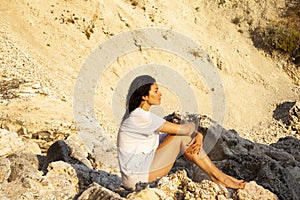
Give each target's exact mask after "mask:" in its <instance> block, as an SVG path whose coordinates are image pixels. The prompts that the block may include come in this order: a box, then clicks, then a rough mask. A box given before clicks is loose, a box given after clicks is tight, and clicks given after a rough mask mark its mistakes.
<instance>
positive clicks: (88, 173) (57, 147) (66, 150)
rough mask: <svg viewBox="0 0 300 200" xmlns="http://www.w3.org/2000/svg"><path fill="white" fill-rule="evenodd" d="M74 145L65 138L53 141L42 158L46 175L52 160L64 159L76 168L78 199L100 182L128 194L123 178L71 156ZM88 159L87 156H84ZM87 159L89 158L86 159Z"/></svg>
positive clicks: (113, 190) (111, 189) (108, 187)
mask: <svg viewBox="0 0 300 200" xmlns="http://www.w3.org/2000/svg"><path fill="white" fill-rule="evenodd" d="M73 148H74V146H73V147H70V145H68V144H67V143H66V142H65V141H64V140H58V141H56V142H55V143H53V144H52V145H51V146H50V147H49V149H48V151H47V156H46V158H40V159H39V160H40V161H41V162H42V163H43V164H42V165H40V166H41V168H40V169H41V170H42V171H43V172H44V175H46V174H47V172H48V170H47V167H48V165H49V164H50V163H51V162H55V161H64V162H66V163H68V164H70V165H71V166H72V167H73V168H74V169H75V170H76V174H77V178H78V186H79V193H78V194H77V195H76V196H75V197H74V200H75V199H78V198H79V197H80V195H81V194H82V193H83V192H84V191H86V190H87V189H88V188H89V187H90V186H91V185H92V184H95V183H96V184H98V185H100V186H102V187H104V188H106V189H109V190H110V191H112V192H115V193H118V194H119V195H126V194H127V193H126V191H122V190H120V189H119V188H120V185H121V179H120V177H119V176H117V175H116V174H110V173H108V172H106V171H103V170H95V169H93V168H91V166H88V165H89V164H87V163H86V161H85V162H83V161H80V160H78V159H76V158H73V157H71V155H72V151H74V149H73ZM84 159H86V158H84ZM86 160H87V159H86Z"/></svg>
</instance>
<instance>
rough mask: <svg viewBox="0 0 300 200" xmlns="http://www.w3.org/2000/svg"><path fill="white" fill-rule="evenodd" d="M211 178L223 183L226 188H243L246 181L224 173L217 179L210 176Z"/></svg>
mask: <svg viewBox="0 0 300 200" xmlns="http://www.w3.org/2000/svg"><path fill="white" fill-rule="evenodd" d="M211 180H212V181H213V182H215V183H217V184H220V185H223V186H225V187H226V188H231V189H244V188H245V185H246V183H247V182H246V181H244V180H238V179H236V178H233V177H231V176H228V175H226V174H224V175H223V177H222V178H221V179H218V178H216V177H211Z"/></svg>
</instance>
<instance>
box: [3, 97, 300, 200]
mask: <svg viewBox="0 0 300 200" xmlns="http://www.w3.org/2000/svg"><path fill="white" fill-rule="evenodd" d="M290 113H291V115H290V119H292V120H293V121H291V129H292V130H293V131H296V132H297V133H299V129H297V128H296V129H295V128H294V127H299V124H300V120H299V119H300V115H299V114H300V105H299V102H297V105H295V106H294V107H293V108H292V109H291V112H290ZM166 119H167V120H169V121H172V122H175V123H180V122H184V121H194V122H198V123H199V127H198V129H199V131H201V132H202V133H203V134H204V136H205V137H204V149H205V150H206V152H208V154H209V156H210V158H211V159H212V160H213V161H214V163H215V164H216V165H217V166H218V167H219V168H220V169H221V170H222V171H224V172H225V173H227V174H229V175H231V176H234V177H236V178H239V179H244V180H246V181H248V183H247V184H246V187H245V189H243V190H227V189H226V188H225V187H223V186H221V185H217V184H215V183H213V182H211V181H209V180H208V177H207V175H206V174H205V173H204V172H203V171H202V170H200V169H199V168H197V166H195V165H191V164H187V162H188V161H186V160H185V159H184V158H183V157H181V158H179V159H178V160H177V162H176V163H175V165H174V167H173V169H172V170H171V172H170V174H169V175H168V176H166V177H162V178H161V179H158V180H157V181H155V182H152V183H139V184H138V185H137V186H136V190H135V191H127V190H126V189H124V188H122V186H121V180H120V174H118V173H108V172H107V171H103V168H102V163H101V160H100V161H99V160H98V161H97V159H95V158H96V157H97V154H89V153H88V151H87V149H86V148H85V145H84V144H83V143H82V142H81V140H80V138H79V137H78V136H77V135H75V134H74V135H71V136H69V137H68V138H67V139H66V140H58V141H56V142H55V143H54V144H53V145H51V146H50V148H49V149H48V151H47V155H46V156H45V155H43V154H42V153H41V149H40V148H39V146H38V145H37V144H36V143H35V142H23V141H22V139H21V137H20V136H18V134H17V133H15V132H9V131H7V130H5V129H1V130H0V131H1V137H0V144H1V147H2V148H1V151H0V156H1V159H0V173H1V174H2V176H1V180H0V181H1V190H0V191H1V193H0V195H1V196H0V197H1V199H79V200H80V199H81V200H83V199H86V200H87V199H89V200H90V199H124V198H126V199H158V200H162V199H236V200H239V199H257V200H258V199H278V198H279V199H298V197H299V195H300V193H299V191H300V162H299V159H300V157H299V156H300V151H299V149H300V142H299V139H296V138H295V137H291V136H287V137H284V138H281V139H280V140H279V141H278V142H276V143H273V144H271V145H264V144H260V143H254V142H251V141H250V140H246V139H243V138H241V137H240V136H239V135H238V133H237V132H236V131H234V130H229V131H228V130H226V129H224V128H223V127H221V126H220V125H218V124H216V123H215V122H213V121H211V120H210V119H209V118H208V117H206V116H201V115H196V114H188V115H179V114H178V113H176V114H175V113H173V114H171V115H169V116H167V117H166ZM207 144H214V147H213V148H211V145H207ZM97 162H98V163H97Z"/></svg>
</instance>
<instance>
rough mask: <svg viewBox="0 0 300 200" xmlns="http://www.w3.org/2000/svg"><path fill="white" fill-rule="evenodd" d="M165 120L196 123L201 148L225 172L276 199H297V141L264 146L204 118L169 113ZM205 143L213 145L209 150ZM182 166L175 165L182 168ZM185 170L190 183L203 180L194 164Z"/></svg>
mask: <svg viewBox="0 0 300 200" xmlns="http://www.w3.org/2000/svg"><path fill="white" fill-rule="evenodd" d="M167 119H168V120H169V121H173V122H177V123H180V122H184V121H195V122H197V123H199V130H200V131H201V132H202V133H203V134H204V136H205V137H204V149H205V150H206V151H207V153H208V154H209V156H210V158H211V159H212V160H213V161H214V163H215V164H216V165H217V166H218V167H219V168H220V169H221V170H222V171H224V172H225V173H227V174H229V175H231V176H234V177H236V178H239V179H244V180H247V181H255V182H257V183H258V184H259V185H261V186H263V187H264V188H267V189H269V190H270V191H272V192H273V193H275V194H276V195H277V196H278V197H279V198H280V199H298V198H299V196H300V179H299V175H300V171H299V169H300V168H299V167H300V162H299V152H300V148H299V147H300V141H299V140H298V139H296V138H294V137H286V138H282V139H281V140H280V141H279V142H277V143H275V144H272V145H270V146H268V145H264V144H259V143H253V142H251V141H249V140H245V139H243V138H241V137H240V136H239V135H238V134H237V132H236V131H234V130H229V131H227V130H225V129H224V128H222V127H221V126H220V125H218V124H216V123H215V122H213V121H211V120H210V119H208V118H207V117H205V116H201V115H195V114H187V115H186V116H181V115H176V114H173V115H169V116H167ZM207 144H210V145H211V144H213V145H214V146H213V148H212V147H211V146H209V145H207ZM182 159H183V158H182ZM177 163H180V162H177ZM182 163H183V162H181V163H180V164H179V166H183V164H182ZM185 167H186V166H185ZM188 170H189V171H190V174H191V178H192V179H193V180H199V179H200V180H201V178H203V177H205V175H204V174H203V173H201V171H199V170H198V167H197V166H195V165H191V166H188Z"/></svg>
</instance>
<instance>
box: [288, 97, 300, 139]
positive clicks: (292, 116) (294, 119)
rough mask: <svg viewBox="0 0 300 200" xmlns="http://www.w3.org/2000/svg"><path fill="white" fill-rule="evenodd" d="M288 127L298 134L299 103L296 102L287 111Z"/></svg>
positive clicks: (299, 132)
mask: <svg viewBox="0 0 300 200" xmlns="http://www.w3.org/2000/svg"><path fill="white" fill-rule="evenodd" d="M289 120H290V127H291V129H292V130H293V131H295V132H296V133H297V134H300V101H296V102H295V104H294V106H293V107H292V108H291V109H290V111H289Z"/></svg>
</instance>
